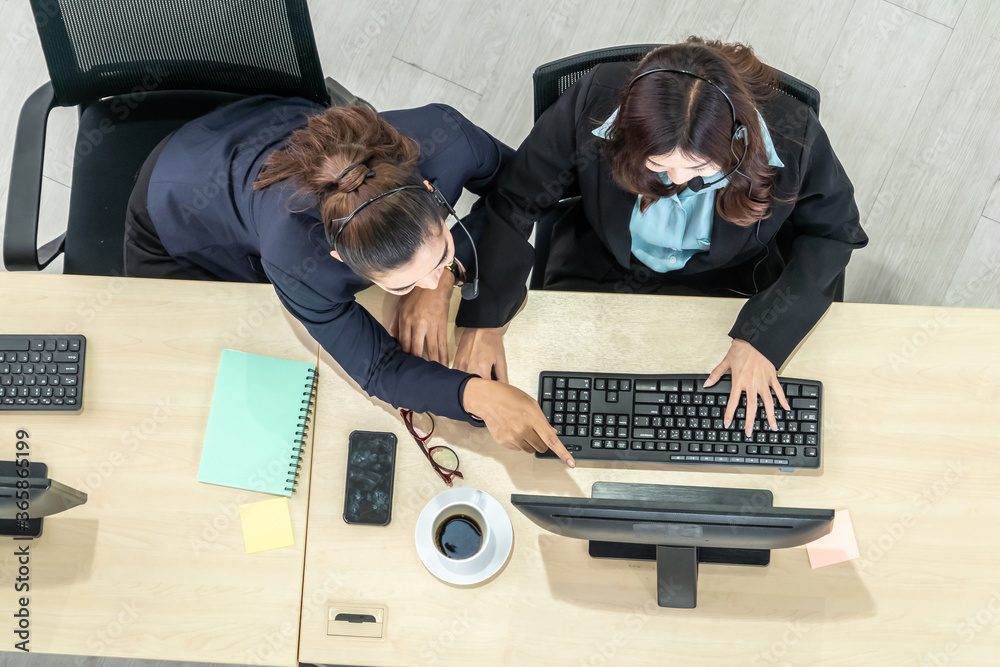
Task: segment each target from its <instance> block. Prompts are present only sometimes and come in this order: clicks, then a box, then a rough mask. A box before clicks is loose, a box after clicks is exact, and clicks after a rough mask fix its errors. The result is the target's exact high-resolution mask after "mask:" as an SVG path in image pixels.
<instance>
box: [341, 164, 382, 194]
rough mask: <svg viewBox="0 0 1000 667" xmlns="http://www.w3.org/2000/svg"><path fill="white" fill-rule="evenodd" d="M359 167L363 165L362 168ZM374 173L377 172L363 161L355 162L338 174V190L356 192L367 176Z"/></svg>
mask: <svg viewBox="0 0 1000 667" xmlns="http://www.w3.org/2000/svg"><path fill="white" fill-rule="evenodd" d="M357 167H361V169H358V168H357ZM374 175H375V172H374V171H373V170H371V169H369V168H368V165H366V164H364V163H362V162H355V163H354V164H352V165H350V166H349V167H347V168H346V169H344V171H342V172H340V175H339V176H337V190H339V191H340V192H354V191H355V190H357V189H358V188H359V187H361V184H362V183H364V182H365V179H366V178H370V177H372V176H374Z"/></svg>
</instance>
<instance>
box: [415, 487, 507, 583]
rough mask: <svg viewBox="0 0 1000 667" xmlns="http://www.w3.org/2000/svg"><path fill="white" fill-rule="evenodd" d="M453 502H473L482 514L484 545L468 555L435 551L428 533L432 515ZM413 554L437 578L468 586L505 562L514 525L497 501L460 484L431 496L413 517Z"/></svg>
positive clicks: (478, 581) (432, 520) (488, 495)
mask: <svg viewBox="0 0 1000 667" xmlns="http://www.w3.org/2000/svg"><path fill="white" fill-rule="evenodd" d="M456 502H466V503H469V504H471V505H475V506H476V507H477V508H478V509H479V511H481V512H482V513H483V515H484V516H485V517H486V522H487V524H489V527H488V529H487V530H486V533H487V537H486V544H485V545H484V546H483V549H482V550H481V551H480V552H479V553H477V554H476V555H475V556H472V557H471V558H467V559H465V560H452V559H450V558H447V557H445V556H444V554H442V553H441V552H440V551H438V549H437V547H436V546H434V536H433V535H432V534H431V532H432V531H431V529H432V528H433V522H434V518H435V517H436V516H437V515H438V513H439V512H440V511H441V510H442V509H444V508H445V507H447V506H448V505H451V504H452V503H456ZM415 539H416V544H417V554H418V555H419V556H420V560H421V561H422V562H423V564H424V567H426V568H427V569H428V570H429V571H430V573H431V574H433V575H434V576H435V577H437V578H438V579H440V580H441V581H443V582H445V583H449V584H455V585H457V586H469V585H471V584H478V583H481V582H483V581H486V580H487V579H489V578H490V577H492V576H493V575H494V574H496V573H497V572H499V571H500V569H501V568H502V567H503V566H504V564H506V562H507V559H508V558H509V557H510V552H511V549H512V548H513V546H514V527H513V526H512V525H511V523H510V517H509V516H507V512H506V511H504V508H503V505H501V504H500V502H499V501H498V500H497V499H496V498H494V497H493V496H491V495H490V494H488V493H486V492H485V491H481V490H480V489H472V488H469V487H460V488H455V489H448V490H447V491H445V492H443V493H439V494H438V495H436V496H434V497H433V498H431V500H430V502H428V503H427V505H426V506H425V507H424V509H423V511H422V512H420V516H419V517H418V518H417V530H416V534H415Z"/></svg>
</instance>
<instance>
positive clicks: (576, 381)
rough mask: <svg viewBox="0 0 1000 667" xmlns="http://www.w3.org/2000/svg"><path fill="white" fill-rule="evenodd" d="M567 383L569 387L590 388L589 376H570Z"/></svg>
mask: <svg viewBox="0 0 1000 667" xmlns="http://www.w3.org/2000/svg"><path fill="white" fill-rule="evenodd" d="M567 384H568V385H569V388H570V389H590V378H570V379H569V381H568V383H567Z"/></svg>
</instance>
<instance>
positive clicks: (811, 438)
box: [538, 371, 823, 468]
mask: <svg viewBox="0 0 1000 667" xmlns="http://www.w3.org/2000/svg"><path fill="white" fill-rule="evenodd" d="M706 379H708V375H679V374H671V375H666V374H665V375H627V374H621V373H617V374H612V373H571V372H561V371H543V372H542V373H540V374H539V377H538V402H539V404H540V405H541V407H542V412H543V413H544V414H545V417H546V419H548V420H549V423H550V424H552V426H553V427H554V428H555V430H556V433H558V434H559V437H560V439H561V440H562V442H563V444H565V445H566V448H567V449H569V451H570V453H572V454H573V457H574V458H576V459H579V460H582V461H588V460H596V461H649V462H656V463H673V464H697V465H735V466H753V467H760V466H767V467H775V468H819V466H820V435H821V431H822V427H821V425H822V423H823V384H822V383H821V382H817V381H816V380H798V379H794V378H778V381H779V382H780V383H781V388H782V389H783V390H784V392H785V397H786V398H787V399H788V404H789V407H791V408H792V409H791V410H784V409H782V408H781V405H780V404H778V402H777V400H775V402H774V405H775V415H774V416H775V420H776V421H777V426H778V430H777V431H772V430H771V428H770V425H769V424H768V423H767V418H766V416H765V414H764V408H763V404H762V403H760V399H758V408H757V410H756V412H754V413H751V417H750V418H751V419H753V420H754V424H753V433H752V435H750V436H749V437H748V436H747V435H746V430H745V429H746V420H747V409H746V405H747V398H746V395H742V396H741V397H740V406H739V407H738V408H737V409H736V417H735V419H733V421H732V423H731V424H730V425H729V428H725V425H724V424H723V418H724V416H725V414H726V404H727V402H728V401H729V392H730V390H731V389H732V385H731V383H730V381H729V377H728V376H726V377H724V378H723V379H721V380H719V382H717V383H716V384H715V385H713V386H712V387H709V388H707V389H706V388H704V387H703V386H702V385H703V384H704V382H705V380H706ZM772 397H773V393H772ZM538 456H541V457H551V456H555V455H554V454H552V453H551V452H546V453H544V454H540V455H538Z"/></svg>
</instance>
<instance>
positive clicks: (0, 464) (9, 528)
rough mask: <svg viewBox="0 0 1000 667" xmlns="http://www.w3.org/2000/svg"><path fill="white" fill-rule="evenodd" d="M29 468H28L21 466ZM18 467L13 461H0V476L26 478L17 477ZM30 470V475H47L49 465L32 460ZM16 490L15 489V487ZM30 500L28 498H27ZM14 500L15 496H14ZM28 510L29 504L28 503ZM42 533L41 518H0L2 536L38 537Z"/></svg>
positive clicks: (0, 534) (0, 533)
mask: <svg viewBox="0 0 1000 667" xmlns="http://www.w3.org/2000/svg"><path fill="white" fill-rule="evenodd" d="M21 470H29V468H21ZM17 471H18V467H17V464H16V463H14V461H0V477H14V478H16V479H28V478H27V477H18V474H17ZM30 472H31V476H32V477H48V476H49V467H48V466H47V465H45V464H44V463H36V462H34V461H32V463H31V467H30ZM15 491H16V489H15ZM29 500H30V499H29ZM15 502H16V498H15ZM28 509H29V511H30V509H31V508H30V505H29V508H28ZM41 534H42V519H41V518H38V519H28V520H27V521H25V520H23V519H0V536H2V537H22V538H23V537H30V538H35V537H40V536H41Z"/></svg>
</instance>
